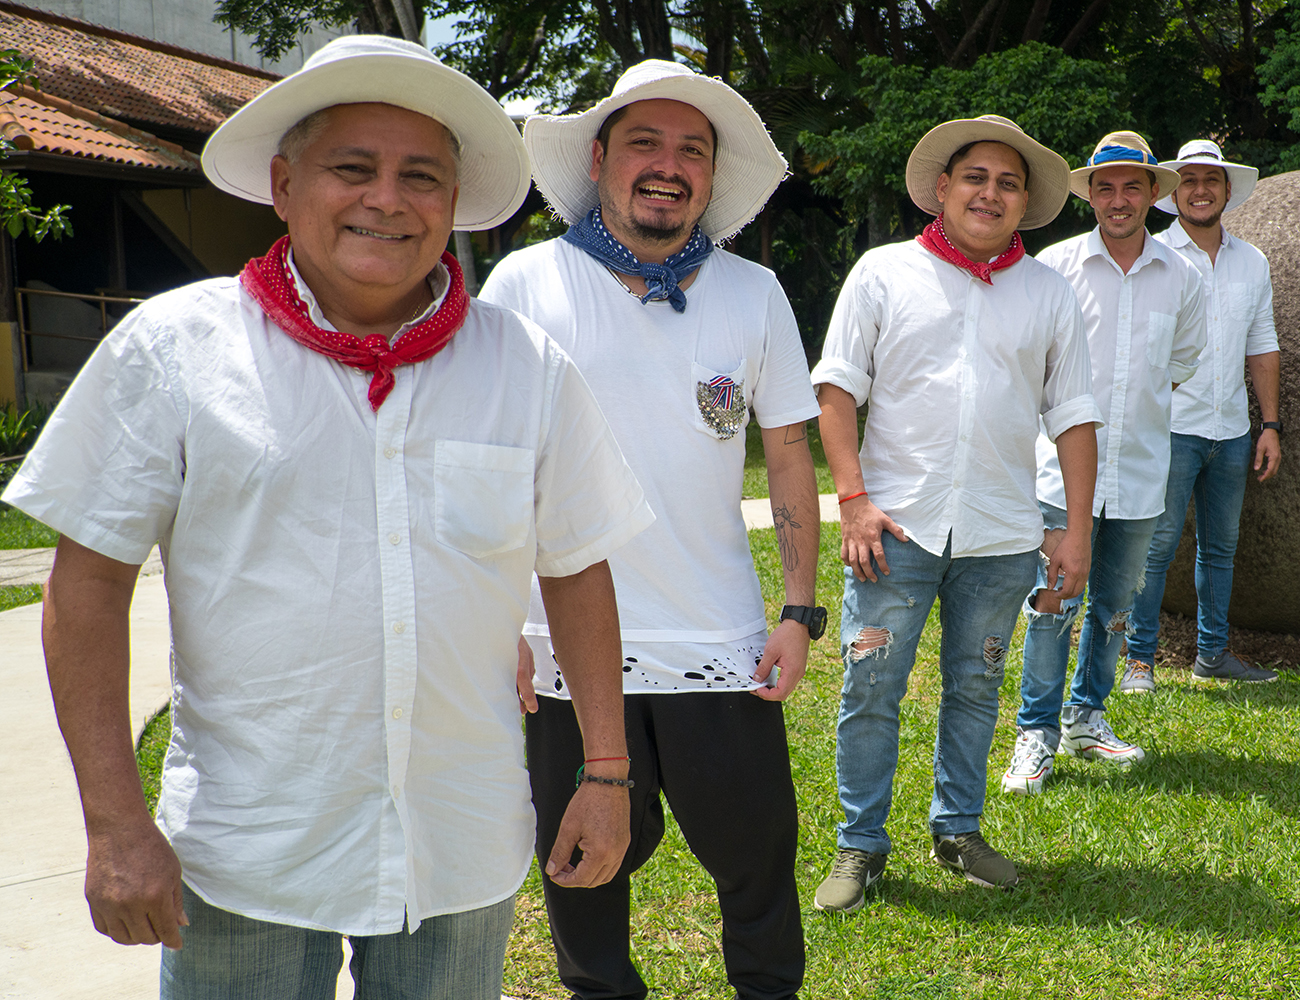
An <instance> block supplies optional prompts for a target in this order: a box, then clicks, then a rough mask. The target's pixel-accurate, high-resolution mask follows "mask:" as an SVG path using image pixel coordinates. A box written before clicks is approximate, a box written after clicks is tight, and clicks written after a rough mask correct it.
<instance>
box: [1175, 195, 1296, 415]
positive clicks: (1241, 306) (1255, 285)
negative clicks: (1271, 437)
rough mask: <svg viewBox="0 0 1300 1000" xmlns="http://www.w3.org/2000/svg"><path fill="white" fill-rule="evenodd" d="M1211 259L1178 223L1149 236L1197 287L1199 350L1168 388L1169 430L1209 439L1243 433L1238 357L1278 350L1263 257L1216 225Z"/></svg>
mask: <svg viewBox="0 0 1300 1000" xmlns="http://www.w3.org/2000/svg"><path fill="white" fill-rule="evenodd" d="M1220 231H1221V233H1222V240H1223V242H1222V243H1221V244H1220V245H1219V252H1218V253H1217V254H1216V255H1215V258H1214V260H1213V261H1211V260H1210V255H1209V254H1207V253H1206V252H1205V251H1204V250H1202V249H1201V248H1200V247H1198V246H1197V245H1196V244H1195V243H1194V242H1192V238H1191V237H1190V236H1188V235H1187V230H1185V229H1184V228H1183V224H1182V222H1181V221H1180V220H1175V222H1174V224H1173V225H1172V226H1170V227H1169V228H1168V229H1166V230H1165V231H1164V232H1163V233H1158V234H1157V235H1156V239H1158V240H1159V241H1160V242H1161V243H1163V244H1165V245H1166V246H1171V247H1173V248H1174V249H1175V250H1177V251H1178V252H1179V253H1181V254H1182V255H1183V256H1184V257H1185V258H1187V260H1188V262H1189V263H1190V264H1191V265H1192V266H1193V267H1195V268H1196V269H1197V270H1198V271H1200V272H1201V281H1202V282H1204V285H1205V321H1206V338H1207V342H1206V345H1205V350H1203V351H1202V352H1201V363H1200V366H1199V367H1198V368H1197V369H1196V374H1195V375H1193V376H1192V377H1191V378H1190V379H1188V380H1187V381H1186V382H1184V383H1183V384H1182V385H1180V386H1179V387H1178V391H1177V392H1175V393H1174V399H1173V406H1172V411H1171V419H1170V429H1171V430H1173V431H1174V432H1175V433H1177V434H1195V435H1196V436H1197V437H1203V438H1208V439H1209V440H1211V441H1227V440H1230V439H1231V438H1238V437H1241V436H1242V435H1243V434H1246V433H1248V432H1249V431H1250V406H1249V404H1248V402H1247V400H1246V364H1245V359H1246V358H1248V357H1251V356H1253V355H1256V354H1270V353H1272V352H1273V351H1276V350H1277V349H1278V347H1277V329H1276V328H1275V327H1274V325H1273V282H1272V280H1271V278H1270V276H1269V267H1268V258H1267V257H1265V256H1264V255H1263V254H1262V253H1260V252H1259V250H1258V249H1257V248H1256V247H1253V246H1251V245H1250V244H1249V243H1247V242H1246V241H1245V240H1243V239H1238V238H1237V237H1235V236H1233V235H1231V234H1230V233H1229V232H1228V231H1227V230H1224V229H1221V230H1220Z"/></svg>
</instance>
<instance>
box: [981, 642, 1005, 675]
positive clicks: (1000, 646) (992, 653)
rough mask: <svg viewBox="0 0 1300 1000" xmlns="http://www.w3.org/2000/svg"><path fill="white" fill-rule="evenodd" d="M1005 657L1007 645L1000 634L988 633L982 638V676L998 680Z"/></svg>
mask: <svg viewBox="0 0 1300 1000" xmlns="http://www.w3.org/2000/svg"><path fill="white" fill-rule="evenodd" d="M1006 658H1007V647H1006V645H1005V644H1004V643H1003V642H1002V636H1000V635H990V636H986V637H985V639H984V678H985V680H990V681H992V680H998V679H999V678H1001V676H1002V666H1003V663H1004V662H1005V661H1006Z"/></svg>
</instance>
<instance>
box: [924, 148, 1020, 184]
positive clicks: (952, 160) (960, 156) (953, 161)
mask: <svg viewBox="0 0 1300 1000" xmlns="http://www.w3.org/2000/svg"><path fill="white" fill-rule="evenodd" d="M1000 141H1001V140H999V139H976V140H975V141H974V142H968V143H966V145H964V146H962V147H961V148H960V149H958V150H957V151H956V152H955V153H953V154H952V156H950V157H948V165H947V166H945V167H944V168H943V172H944V173H945V174H947V175H948V176H949V177H951V176H952V172H953V171H954V170H956V169H957V164H958V163H960V162H961V161H962V160H964V159H965V158H966V154H967V153H969V152H970V151H971V150H972V149H973V148H974V147H975V146H978V145H979V144H980V143H981V142H1000ZM1002 145H1004V146H1008V145H1009V144H1008V143H1005V142H1003V143H1002ZM1009 148H1010V149H1014V150H1015V152H1016V155H1017V156H1018V157H1020V165H1021V166H1022V167H1024V168H1025V190H1028V189H1029V161H1028V160H1026V159H1025V154H1024V153H1022V152H1020V150H1018V149H1016V147H1015V146H1009Z"/></svg>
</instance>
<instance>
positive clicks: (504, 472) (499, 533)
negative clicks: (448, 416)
mask: <svg viewBox="0 0 1300 1000" xmlns="http://www.w3.org/2000/svg"><path fill="white" fill-rule="evenodd" d="M433 464H434V467H433V485H434V535H435V537H436V538H437V540H438V541H439V542H440V543H441V544H443V545H446V546H449V547H450V548H453V549H456V550H457V551H459V552H464V553H465V554H466V555H467V556H472V557H473V558H475V559H486V558H488V557H489V556H496V555H500V554H502V553H503V552H510V551H512V550H513V549H518V548H520V547H522V546H523V545H524V543H526V542H527V541H528V535H529V531H530V530H531V528H532V523H533V469H534V465H535V456H534V453H533V450H532V449H531V448H507V447H504V446H502V445H495V444H471V443H470V442H468V441H446V440H442V441H438V442H437V444H436V445H435V446H434V459H433Z"/></svg>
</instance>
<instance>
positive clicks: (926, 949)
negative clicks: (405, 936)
mask: <svg viewBox="0 0 1300 1000" xmlns="http://www.w3.org/2000/svg"><path fill="white" fill-rule="evenodd" d="M823 529H824V530H823V538H822V554H821V564H820V581H819V585H818V588H819V598H820V600H821V602H822V603H823V604H825V605H827V607H828V608H829V609H830V612H831V614H830V618H831V622H830V626H829V628H828V630H827V636H826V638H824V639H823V640H821V642H820V643H818V644H817V645H816V647H815V651H814V656H813V658H812V662H811V669H810V670H809V673H808V676H807V677H806V678H805V680H804V683H803V684H802V685H801V686H800V688H799V690H798V691H796V692H795V695H794V697H793V698H792V699H791V700H790V701H789V702H788V703H787V709H786V720H787V725H788V728H789V733H790V751H791V759H792V765H793V771H794V776H795V786H796V790H797V794H798V802H799V814H800V822H801V832H800V847H799V857H798V868H797V872H796V874H797V877H798V880H799V890H800V896H801V899H802V900H803V907H804V914H803V919H804V934H805V937H806V939H807V945H808V973H807V981H806V986H805V988H804V990H803V991H802V992H801V994H800V996H801V997H803V998H805V1000H822V998H832V997H834V998H841V997H842V998H852V1000H904V998H906V1000H922V998H925V1000H957V998H968V997H977V998H1007V1000H1013V998H1014V1000H1020V998H1034V1000H1038V998H1075V997H1086V998H1097V1000H1111V998H1114V1000H1121V998H1140V1000H1148V998H1180V1000H1181V998H1206V1000H1209V998H1216V1000H1218V998H1231V1000H1236V998H1254V997H1269V998H1274V997H1276V998H1295V997H1300V973H1298V972H1297V970H1298V969H1300V744H1298V742H1297V740H1296V734H1297V732H1298V731H1300V726H1298V725H1297V721H1298V718H1300V713H1297V704H1300V675H1297V674H1296V673H1295V672H1284V673H1283V675H1282V678H1281V680H1279V681H1278V682H1277V683H1276V684H1269V685H1264V686H1260V687H1255V688H1226V687H1210V688H1203V687H1201V686H1199V685H1194V684H1193V683H1192V682H1191V680H1190V675H1189V674H1187V673H1181V672H1173V671H1164V672H1162V673H1161V675H1160V676H1159V683H1160V690H1159V691H1158V692H1157V693H1156V694H1155V695H1153V696H1150V697H1143V698H1137V697H1134V698H1125V697H1120V696H1118V695H1117V696H1116V697H1115V698H1113V699H1112V704H1111V706H1110V718H1111V719H1112V721H1113V723H1114V726H1115V729H1116V730H1117V731H1118V732H1119V733H1120V734H1121V735H1123V736H1127V737H1130V738H1132V739H1135V740H1137V741H1138V742H1140V743H1141V744H1142V746H1143V747H1145V748H1146V750H1147V753H1148V755H1149V756H1148V760H1147V761H1146V762H1145V763H1144V764H1142V765H1139V766H1138V767H1136V768H1133V769H1131V770H1128V771H1124V770H1120V769H1118V768H1111V767H1108V766H1106V765H1103V764H1099V763H1092V762H1085V761H1075V760H1072V759H1069V758H1062V759H1060V760H1059V761H1058V767H1057V773H1056V775H1055V776H1054V777H1053V778H1052V779H1051V780H1050V781H1049V783H1048V785H1047V789H1046V791H1045V792H1044V794H1043V795H1041V796H1038V797H1036V798H1033V799H1029V800H1026V799H1021V798H1012V797H1008V796H1004V795H1002V794H1001V792H1000V791H999V788H998V781H999V778H1000V775H1001V771H1002V769H1003V768H1004V767H1005V766H1006V763H1007V761H1008V760H1009V758H1010V754H1011V746H1012V743H1013V741H1014V739H1015V722H1014V718H1015V711H1016V708H1017V705H1018V699H1017V693H1018V688H1019V680H1020V650H1021V645H1020V641H1021V640H1020V637H1018V638H1017V641H1016V643H1015V645H1014V647H1013V652H1012V654H1011V655H1010V657H1009V658H1008V664H1007V671H1006V681H1005V684H1004V686H1003V689H1002V710H1001V716H1000V721H999V725H998V730H997V735H996V738H995V740H994V746H993V754H992V758H991V761H990V765H989V793H988V796H989V797H988V804H987V807H986V811H985V816H984V821H983V830H984V833H985V835H986V836H987V837H988V839H989V841H990V842H991V843H992V844H994V845H995V846H996V847H998V848H999V849H1001V850H1002V851H1003V852H1004V853H1006V854H1007V855H1008V856H1009V857H1011V858H1012V859H1014V860H1015V861H1016V863H1017V865H1018V867H1019V869H1020V872H1021V884H1020V886H1019V887H1017V888H1016V889H1015V890H1014V891H1012V892H998V891H990V890H987V889H981V888H979V887H977V886H974V885H971V884H970V883H968V882H966V881H964V880H963V879H961V878H960V877H958V876H956V875H954V874H952V873H950V872H946V871H943V870H941V869H939V868H937V867H936V866H935V865H934V863H933V862H931V861H930V860H929V858H928V856H927V851H928V847H929V833H928V829H927V815H928V810H929V802H930V793H931V789H932V787H933V776H932V756H933V746H934V727H935V712H936V708H937V702H938V696H939V683H938V676H937V675H938V663H937V657H938V640H939V630H938V626H937V621H936V619H937V616H936V615H934V614H932V615H931V619H930V623H929V625H928V626H927V628H926V633H925V636H924V638H923V640H922V644H921V647H920V650H919V654H918V660H917V664H916V667H915V669H914V672H913V676H912V683H911V688H910V691H909V693H908V695H907V698H906V699H905V700H904V703H903V709H902V713H901V714H902V720H901V721H902V732H901V737H900V760H899V768H898V773H897V777H896V780H895V786H894V794H895V798H894V806H893V813H892V815H891V817H890V823H889V829H890V835H891V837H892V838H893V841H894V853H893V854H892V855H891V857H890V861H889V867H888V869H887V871H886V875H885V878H884V880H883V882H882V883H881V884H880V887H879V889H878V890H873V891H872V894H871V895H870V897H869V899H868V905H867V906H866V907H864V908H863V909H862V910H860V911H858V912H857V913H856V914H853V915H851V916H848V917H843V916H835V915H828V914H823V913H819V912H817V911H816V910H814V909H813V907H812V897H813V892H814V890H815V889H816V887H817V884H818V882H820V881H821V879H822V878H823V877H824V875H825V874H826V870H827V867H828V865H829V862H830V860H831V856H832V854H833V851H834V838H835V824H836V822H837V821H838V820H839V819H840V818H841V815H842V814H841V812H840V809H839V805H838V802H837V799H836V791H835V768H834V757H835V716H836V711H837V708H838V704H839V686H840V669H841V668H840V662H839V652H838V641H837V638H836V637H837V636H838V629H839V601H838V596H839V593H840V589H841V586H842V584H841V575H840V566H839V560H838V551H839V531H838V527H837V526H836V525H824V526H823ZM750 539H751V546H752V548H753V550H754V554H755V559H756V562H757V563H758V565H759V567H760V577H761V579H762V581H763V590H764V594H765V596H766V599H767V606H768V617H769V619H771V620H775V617H776V614H777V612H778V611H779V608H780V604H781V597H780V592H779V580H780V572H779V563H778V559H777V552H776V546H775V541H774V536H773V533H772V531H771V530H770V529H769V530H766V531H757V532H753V533H752V534H751V536H750ZM165 727H166V716H165V715H164V716H163V717H162V718H161V719H160V720H159V722H158V723H155V724H154V726H152V727H151V728H154V729H156V730H158V731H159V732H160V733H161V734H162V735H163V736H164V738H165V734H166V728H165ZM148 740H149V735H148V734H146V737H145V740H144V741H142V742H144V743H147V742H148ZM158 766H159V763H158V757H157V756H156V755H155V758H154V763H152V764H150V765H148V766H147V767H146V768H145V770H153V771H155V772H156V768H157V767H158ZM155 780H156V779H155ZM720 929H721V925H720V921H719V917H718V911H717V904H716V900H715V898H714V895H713V886H712V883H711V881H710V880H709V878H708V876H707V875H705V873H704V872H703V871H702V870H701V868H700V867H699V865H698V863H696V861H695V860H694V859H693V857H692V856H691V854H690V851H689V850H688V849H687V847H686V844H685V842H684V840H683V839H682V836H681V833H680V832H679V831H678V829H677V827H676V826H675V824H673V823H672V821H671V819H670V820H669V824H668V832H667V834H666V836H665V838H664V842H663V844H662V845H661V846H660V848H659V850H658V851H657V852H656V854H655V856H654V858H653V859H652V860H651V861H650V862H649V863H648V864H647V865H646V866H645V867H644V868H643V869H642V870H641V871H640V872H639V873H638V875H637V876H636V877H635V878H634V880H633V914H632V949H633V954H634V957H635V959H636V961H637V964H638V966H639V967H640V969H641V972H642V975H643V976H644V977H645V979H646V981H647V982H648V983H649V984H650V986H651V990H652V992H651V995H652V996H653V997H658V998H665V1000H666V998H670V997H671V998H679V997H689V998H700V1000H704V998H714V997H726V996H730V995H731V993H730V992H729V990H728V988H727V984H726V977H725V972H724V969H723V965H722V955H721V951H720V948H719V943H718V941H719V933H720ZM506 991H507V992H508V993H510V994H511V995H513V996H517V997H524V998H530V1000H551V998H555V1000H560V998H563V997H565V996H566V995H567V994H566V993H565V992H564V991H563V989H562V987H561V986H560V984H559V981H558V980H557V979H556V977H555V973H554V955H553V952H552V949H551V944H550V938H549V935H548V933H547V929H546V917H545V912H544V909H543V906H542V901H541V888H540V881H539V875H538V872H537V869H536V866H534V869H533V871H532V873H531V874H530V876H529V878H528V880H527V881H526V882H525V884H524V886H523V888H522V890H521V891H520V894H519V898H518V906H517V915H516V925H515V934H514V936H513V938H512V939H511V943H510V948H509V951H508V954H507V963H506Z"/></svg>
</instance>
